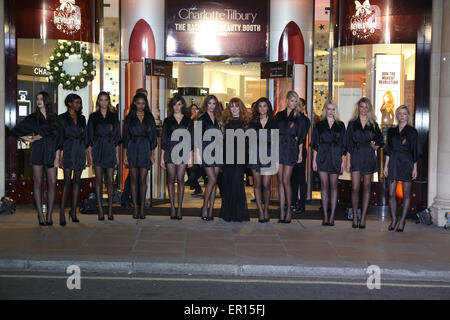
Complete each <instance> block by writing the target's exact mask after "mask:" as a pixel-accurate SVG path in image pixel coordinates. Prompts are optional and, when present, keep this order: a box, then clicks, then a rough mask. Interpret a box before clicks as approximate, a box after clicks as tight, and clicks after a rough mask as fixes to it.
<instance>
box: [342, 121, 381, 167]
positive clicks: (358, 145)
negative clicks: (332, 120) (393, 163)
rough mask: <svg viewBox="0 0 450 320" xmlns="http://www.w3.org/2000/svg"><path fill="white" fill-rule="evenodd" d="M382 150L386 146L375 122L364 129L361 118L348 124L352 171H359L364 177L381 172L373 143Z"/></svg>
mask: <svg viewBox="0 0 450 320" xmlns="http://www.w3.org/2000/svg"><path fill="white" fill-rule="evenodd" d="M372 141H374V142H375V145H377V146H379V147H380V148H382V147H383V146H384V141H383V135H382V133H381V131H380V128H379V127H378V123H376V122H375V124H374V125H371V124H370V123H369V122H367V123H366V125H365V126H364V128H363V127H362V125H361V120H360V119H359V117H358V118H357V119H355V120H353V121H350V122H349V123H348V127H347V151H348V152H349V153H350V164H351V166H350V171H351V172H354V171H359V172H360V173H361V174H362V175H366V174H372V173H374V172H377V171H379V165H378V161H377V156H376V154H375V150H374V149H373V148H372V147H371V142H372Z"/></svg>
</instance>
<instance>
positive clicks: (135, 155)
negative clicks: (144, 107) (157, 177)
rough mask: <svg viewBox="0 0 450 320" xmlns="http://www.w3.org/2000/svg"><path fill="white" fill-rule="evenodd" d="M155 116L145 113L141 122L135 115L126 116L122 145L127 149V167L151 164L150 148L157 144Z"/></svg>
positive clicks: (145, 166)
mask: <svg viewBox="0 0 450 320" xmlns="http://www.w3.org/2000/svg"><path fill="white" fill-rule="evenodd" d="M157 139H158V137H157V132H156V123H155V118H154V117H153V115H152V114H151V113H146V114H145V116H144V119H143V120H142V123H141V122H140V121H139V118H138V117H137V116H128V117H127V118H126V119H125V124H124V128H123V147H124V148H126V149H127V159H128V168H147V169H150V168H151V166H152V164H153V163H152V160H151V157H152V150H153V149H155V148H156V146H157V144H158V140H157Z"/></svg>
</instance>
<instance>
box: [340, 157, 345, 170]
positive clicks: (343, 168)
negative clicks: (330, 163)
mask: <svg viewBox="0 0 450 320" xmlns="http://www.w3.org/2000/svg"><path fill="white" fill-rule="evenodd" d="M344 171H345V157H342V162H341V174H343V173H344Z"/></svg>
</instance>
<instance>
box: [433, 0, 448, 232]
mask: <svg viewBox="0 0 450 320" xmlns="http://www.w3.org/2000/svg"><path fill="white" fill-rule="evenodd" d="M433 2H434V1H433ZM438 2H439V1H436V3H433V5H438ZM448 20H450V0H443V1H442V21H448ZM440 26H441V28H442V36H441V56H440V88H439V109H438V137H437V150H436V151H437V152H436V154H437V168H436V197H435V198H434V201H433V206H432V212H433V213H432V214H433V223H435V224H437V225H438V226H443V225H444V224H445V222H446V219H445V213H446V212H450V126H449V120H450V37H449V34H450V24H448V23H442V24H441V25H440ZM431 126H433V123H431V125H430V127H431ZM432 152H434V150H431V149H430V153H432Z"/></svg>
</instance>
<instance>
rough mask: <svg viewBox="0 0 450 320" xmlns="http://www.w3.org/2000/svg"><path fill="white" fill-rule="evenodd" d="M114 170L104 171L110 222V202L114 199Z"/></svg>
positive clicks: (111, 215)
mask: <svg viewBox="0 0 450 320" xmlns="http://www.w3.org/2000/svg"><path fill="white" fill-rule="evenodd" d="M113 184H114V168H107V169H106V186H107V188H108V219H111V220H112V217H113V214H112V202H113V197H114V185H113Z"/></svg>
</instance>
